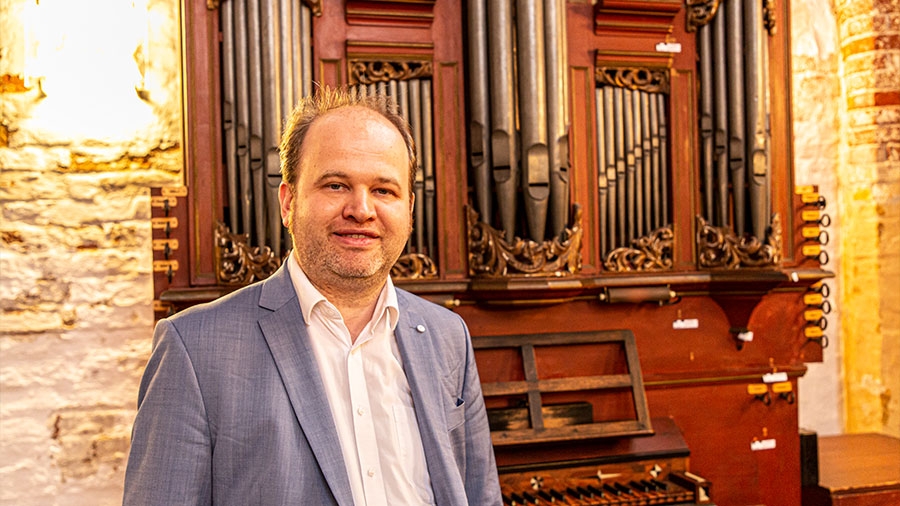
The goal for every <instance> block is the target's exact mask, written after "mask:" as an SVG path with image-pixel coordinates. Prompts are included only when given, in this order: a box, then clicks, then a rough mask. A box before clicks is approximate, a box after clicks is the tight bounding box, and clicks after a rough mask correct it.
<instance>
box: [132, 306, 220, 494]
mask: <svg viewBox="0 0 900 506" xmlns="http://www.w3.org/2000/svg"><path fill="white" fill-rule="evenodd" d="M153 343H154V345H153V352H152V354H151V356H150V360H149V362H148V363H147V368H146V369H145V371H144V376H143V379H142V380H141V386H140V391H139V393H138V412H137V416H136V417H135V421H134V427H133V429H132V435H131V452H130V454H129V457H128V466H127V468H126V472H125V495H124V499H123V505H125V506H143V505H148V506H149V505H160V506H162V505H165V506H172V505H209V504H211V503H212V497H211V496H212V493H211V489H212V486H211V468H212V465H211V455H212V444H211V438H210V428H209V422H208V419H207V412H206V408H205V406H204V401H203V396H202V394H201V391H200V384H199V382H198V379H197V375H196V373H195V370H194V366H193V364H192V362H191V357H190V356H189V355H188V352H187V350H186V348H185V345H184V341H183V340H182V337H181V335H179V333H178V331H177V330H176V328H175V327H174V325H173V324H172V323H170V322H169V321H167V320H161V321H160V322H159V324H158V325H157V327H156V332H155V334H154V336H153Z"/></svg>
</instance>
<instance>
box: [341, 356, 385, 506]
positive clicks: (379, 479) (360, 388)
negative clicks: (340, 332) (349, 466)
mask: <svg viewBox="0 0 900 506" xmlns="http://www.w3.org/2000/svg"><path fill="white" fill-rule="evenodd" d="M362 344H363V343H362V342H359V343H357V344H356V345H355V346H353V347H352V348H351V349H350V354H349V356H348V357H347V371H348V377H349V380H350V381H349V383H350V403H351V406H352V407H353V432H354V435H355V436H356V448H357V452H358V455H359V466H360V472H361V473H362V479H363V480H362V481H363V491H364V493H365V496H366V505H367V506H387V493H386V491H385V486H384V476H383V474H382V472H381V463H380V460H379V457H378V443H377V440H376V437H375V423H374V420H373V419H372V409H371V404H370V403H369V392H368V389H367V387H366V378H365V371H364V368H363V351H362V347H361V346H362Z"/></svg>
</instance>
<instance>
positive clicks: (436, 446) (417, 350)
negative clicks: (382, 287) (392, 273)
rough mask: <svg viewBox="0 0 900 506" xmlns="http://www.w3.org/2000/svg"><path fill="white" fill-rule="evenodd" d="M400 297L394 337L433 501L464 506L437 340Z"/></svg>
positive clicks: (404, 297) (399, 294)
mask: <svg viewBox="0 0 900 506" xmlns="http://www.w3.org/2000/svg"><path fill="white" fill-rule="evenodd" d="M397 296H398V298H399V303H400V308H401V311H400V321H399V322H398V324H397V327H396V329H395V330H394V334H395V335H396V336H397V345H398V347H399V349H400V355H401V357H402V358H403V368H404V370H405V371H406V377H407V380H408V381H409V388H410V390H411V392H412V398H413V403H414V405H415V409H416V419H417V422H418V426H419V432H420V434H421V436H422V446H423V447H424V449H425V460H426V461H427V462H428V473H429V474H430V475H431V485H432V490H433V491H434V498H435V501H436V502H437V504H441V505H455V504H465V502H466V501H465V497H462V498H460V497H458V496H457V494H458V493H459V491H461V490H464V488H463V486H462V483H461V477H460V476H459V470H458V469H457V467H456V463H455V462H454V460H453V451H452V449H451V447H450V437H449V434H448V433H447V430H446V427H447V422H446V420H445V415H444V410H443V403H444V402H446V399H444V397H445V395H446V394H444V393H443V392H442V391H441V387H440V377H439V375H438V374H436V370H435V367H434V365H435V364H436V363H437V359H436V356H435V350H434V346H433V344H432V342H431V341H432V339H434V336H433V335H429V334H431V333H432V332H433V329H431V328H430V327H429V322H428V321H426V320H425V318H423V317H422V316H421V315H419V314H418V313H416V312H415V311H412V310H411V309H410V308H411V305H410V304H409V300H406V298H407V297H409V295H407V294H405V293H403V292H402V291H399V290H398V292H397Z"/></svg>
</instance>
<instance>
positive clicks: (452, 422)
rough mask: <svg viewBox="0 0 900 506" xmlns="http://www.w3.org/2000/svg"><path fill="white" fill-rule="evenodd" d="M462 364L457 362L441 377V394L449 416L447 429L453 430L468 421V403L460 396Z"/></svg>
mask: <svg viewBox="0 0 900 506" xmlns="http://www.w3.org/2000/svg"><path fill="white" fill-rule="evenodd" d="M461 382H462V379H461V377H460V364H456V367H454V368H453V369H452V370H451V371H450V372H448V373H447V374H446V375H445V376H444V377H442V378H441V395H442V396H443V405H444V415H445V416H446V418H447V431H448V432H449V431H452V430H454V429H456V428H457V427H459V426H460V425H462V424H463V422H465V421H466V404H465V401H464V400H463V399H462V398H461V397H460V395H462V385H460V383H461Z"/></svg>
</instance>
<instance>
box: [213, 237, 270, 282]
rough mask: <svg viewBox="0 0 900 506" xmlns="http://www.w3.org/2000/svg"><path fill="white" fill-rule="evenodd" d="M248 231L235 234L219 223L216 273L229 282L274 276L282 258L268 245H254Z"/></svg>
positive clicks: (219, 277)
mask: <svg viewBox="0 0 900 506" xmlns="http://www.w3.org/2000/svg"><path fill="white" fill-rule="evenodd" d="M248 242H249V236H248V234H232V233H231V230H229V228H228V226H226V225H225V224H224V223H221V222H220V223H218V224H217V226H216V277H217V278H218V280H219V282H220V283H224V284H226V285H247V284H250V283H253V282H254V281H259V280H261V279H265V278H267V277H269V276H271V275H272V274H273V273H274V272H275V271H276V270H278V267H279V266H280V265H281V259H280V258H278V257H277V256H276V255H275V252H274V251H272V249H271V248H269V247H268V246H262V247H250V246H249V245H248V244H247V243H248Z"/></svg>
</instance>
